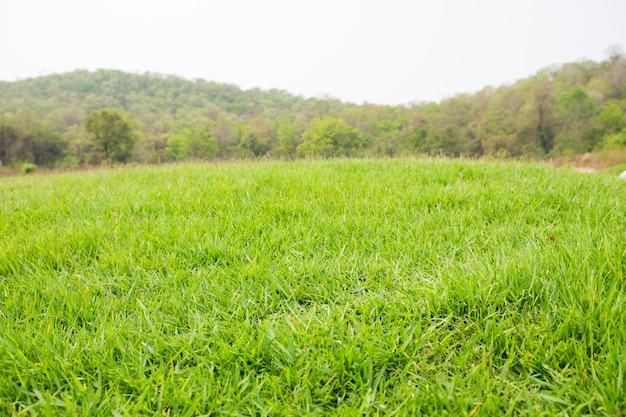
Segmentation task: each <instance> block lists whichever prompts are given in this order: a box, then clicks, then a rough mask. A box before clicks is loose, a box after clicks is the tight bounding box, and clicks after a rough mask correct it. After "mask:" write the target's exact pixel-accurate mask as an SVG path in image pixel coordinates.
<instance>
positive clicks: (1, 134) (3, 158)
mask: <svg viewBox="0 0 626 417" xmlns="http://www.w3.org/2000/svg"><path fill="white" fill-rule="evenodd" d="M17 138H18V132H17V129H16V128H15V126H13V124H12V123H10V122H9V120H3V118H0V165H3V164H7V163H8V162H9V160H10V159H11V157H12V154H13V146H14V145H15V142H16V141H17Z"/></svg>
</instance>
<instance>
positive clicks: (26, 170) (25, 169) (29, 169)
mask: <svg viewBox="0 0 626 417" xmlns="http://www.w3.org/2000/svg"><path fill="white" fill-rule="evenodd" d="M36 169H37V165H35V164H28V163H27V164H24V165H22V174H25V175H28V174H31V173H33V172H35V170H36Z"/></svg>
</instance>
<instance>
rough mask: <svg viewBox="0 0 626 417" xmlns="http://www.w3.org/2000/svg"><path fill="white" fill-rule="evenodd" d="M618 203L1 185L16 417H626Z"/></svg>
mask: <svg viewBox="0 0 626 417" xmlns="http://www.w3.org/2000/svg"><path fill="white" fill-rule="evenodd" d="M625 258H626V181H620V180H618V179H615V178H614V177H610V176H608V175H601V174H594V175H589V174H583V173H578V172H574V171H573V170H569V169H555V168H551V167H546V166H539V165H530V164H522V163H499V162H492V163H488V162H472V161H461V160H438V159H423V160H409V159H395V160H331V161H311V162H307V161H299V162H259V163H246V162H237V163H235V162H233V163H220V164H184V165H182V164H181V165H167V166H160V167H126V168H120V169H111V170H98V171H88V172H75V173H58V174H51V175H40V174H37V173H35V174H33V175H30V176H16V177H4V178H0V414H1V415H20V416H30V415H83V416H87V415H93V416H100V415H112V416H126V415H129V416H130V415H146V416H150V415H185V416H191V415H344V416H351V415H359V416H361V415H416V414H417V415H420V414H421V415H623V414H624V413H626V399H625V395H624V385H625V382H626V381H625V379H626V378H625V372H626V294H625V288H626V260H625Z"/></svg>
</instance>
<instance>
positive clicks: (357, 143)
mask: <svg viewBox="0 0 626 417" xmlns="http://www.w3.org/2000/svg"><path fill="white" fill-rule="evenodd" d="M365 145H366V142H365V139H364V138H363V136H362V135H361V134H360V133H359V132H358V131H357V130H356V129H355V128H353V127H352V126H350V125H349V124H347V123H346V122H345V120H343V119H336V118H334V117H325V118H323V119H313V120H312V121H311V123H310V124H309V128H308V129H307V130H306V131H305V132H304V133H303V134H302V143H301V144H300V145H299V146H298V148H297V149H296V151H297V153H298V155H302V156H322V157H331V156H349V155H350V154H351V153H352V152H353V151H354V150H359V149H363V148H364V147H365Z"/></svg>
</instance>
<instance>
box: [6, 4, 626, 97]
mask: <svg viewBox="0 0 626 417" xmlns="http://www.w3.org/2000/svg"><path fill="white" fill-rule="evenodd" d="M625 22H626V0H571V1H565V0H562V1H561V0H510V1H507V0H477V1H470V0H428V1H425V0H424V1H422V0H412V1H411V0H384V1H383V0H378V1H373V0H360V1H357V0H315V1H308V0H256V1H255V0H220V1H218V0H176V1H165V0H109V1H102V0H98V1H92V0H54V1H53V0H0V79H1V80H9V81H13V80H16V79H21V78H27V77H33V76H39V75H45V74H50V73H59V72H67V71H72V70H75V69H89V70H94V69H98V68H109V69H119V70H123V71H129V72H145V71H150V72H158V73H162V74H175V75H180V76H183V77H186V78H204V79H207V80H213V81H219V82H227V83H232V84H236V85H238V86H240V87H242V88H252V87H261V88H266V89H267V88H279V89H284V90H288V91H289V92H292V93H295V94H302V95H305V96H320V95H330V96H333V97H337V98H340V99H342V100H348V101H353V102H356V103H361V102H363V101H367V102H371V103H382V104H402V103H408V102H412V101H431V100H434V101H438V100H440V99H442V98H445V97H449V96H452V95H454V94H455V93H460V92H473V91H477V90H480V89H481V88H482V87H484V86H486V85H493V86H498V85H501V84H504V83H510V82H514V81H515V80H517V79H520V78H524V77H527V76H529V75H531V74H533V73H535V72H536V71H537V70H539V69H541V68H544V67H546V66H549V65H550V64H554V63H564V62H572V61H577V60H580V59H584V58H587V59H593V60H602V59H605V58H606V57H607V55H606V50H607V48H609V47H610V46H612V45H620V46H621V47H622V48H626V23H625Z"/></svg>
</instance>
